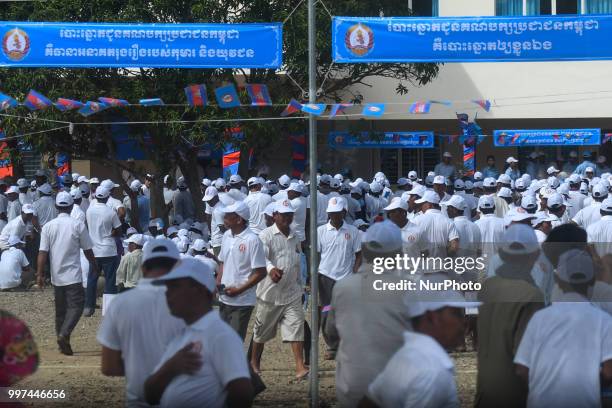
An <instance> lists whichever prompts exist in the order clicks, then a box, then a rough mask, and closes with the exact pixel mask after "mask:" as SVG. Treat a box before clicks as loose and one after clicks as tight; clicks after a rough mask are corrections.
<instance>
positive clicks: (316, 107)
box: [302, 103, 327, 116]
mask: <svg viewBox="0 0 612 408" xmlns="http://www.w3.org/2000/svg"><path fill="white" fill-rule="evenodd" d="M325 108H327V105H325V104H324V103H306V104H304V105H302V112H306V113H310V114H311V115H315V116H321V114H322V113H323V112H325Z"/></svg>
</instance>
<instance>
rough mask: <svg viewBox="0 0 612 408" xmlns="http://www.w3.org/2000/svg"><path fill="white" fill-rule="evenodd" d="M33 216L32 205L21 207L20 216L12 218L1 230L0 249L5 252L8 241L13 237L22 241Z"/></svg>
mask: <svg viewBox="0 0 612 408" xmlns="http://www.w3.org/2000/svg"><path fill="white" fill-rule="evenodd" d="M34 214H35V212H34V208H33V206H32V205H30V204H25V205H24V206H22V207H21V216H19V217H17V218H13V219H12V220H11V221H10V222H9V223H8V224H6V225H5V226H4V228H2V232H1V233H0V249H2V250H5V249H8V248H9V244H8V240H9V238H10V237H11V236H13V235H14V236H16V237H18V238H19V239H20V240H23V237H24V236H25V233H26V230H27V228H28V225H30V224H31V222H32V219H33V217H34Z"/></svg>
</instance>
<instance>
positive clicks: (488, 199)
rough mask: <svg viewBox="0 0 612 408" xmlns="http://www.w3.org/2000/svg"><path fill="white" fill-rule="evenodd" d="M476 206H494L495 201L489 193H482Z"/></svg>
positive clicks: (486, 207)
mask: <svg viewBox="0 0 612 408" xmlns="http://www.w3.org/2000/svg"><path fill="white" fill-rule="evenodd" d="M478 208H484V209H489V208H495V201H494V200H493V197H492V196H490V195H483V196H481V197H480V198H479V199H478Z"/></svg>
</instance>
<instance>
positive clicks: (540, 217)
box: [531, 211, 556, 228]
mask: <svg viewBox="0 0 612 408" xmlns="http://www.w3.org/2000/svg"><path fill="white" fill-rule="evenodd" d="M555 220H556V218H554V217H551V216H550V215H548V213H546V212H545V211H539V212H537V213H536V218H534V219H533V220H531V226H532V227H533V228H536V227H537V226H538V225H540V224H541V223H543V222H553V221H555Z"/></svg>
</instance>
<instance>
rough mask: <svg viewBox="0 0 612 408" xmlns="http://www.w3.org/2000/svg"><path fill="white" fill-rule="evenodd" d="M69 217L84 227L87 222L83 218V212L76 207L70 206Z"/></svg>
mask: <svg viewBox="0 0 612 408" xmlns="http://www.w3.org/2000/svg"><path fill="white" fill-rule="evenodd" d="M70 216H71V217H72V218H74V219H75V220H77V221H79V222H82V223H83V225H85V222H86V220H87V219H86V217H85V212H84V211H83V210H82V209H81V207H79V206H78V205H73V206H72V212H71V213H70Z"/></svg>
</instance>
